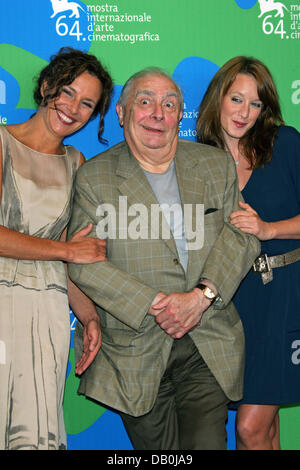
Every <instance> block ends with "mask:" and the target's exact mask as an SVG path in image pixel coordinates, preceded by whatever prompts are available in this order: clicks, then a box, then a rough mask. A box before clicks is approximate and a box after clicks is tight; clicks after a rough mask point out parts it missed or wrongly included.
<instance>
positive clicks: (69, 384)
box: [64, 348, 106, 434]
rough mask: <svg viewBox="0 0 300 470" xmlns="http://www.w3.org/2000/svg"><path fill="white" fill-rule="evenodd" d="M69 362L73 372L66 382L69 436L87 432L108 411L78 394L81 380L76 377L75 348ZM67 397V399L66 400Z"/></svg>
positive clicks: (66, 415) (66, 422)
mask: <svg viewBox="0 0 300 470" xmlns="http://www.w3.org/2000/svg"><path fill="white" fill-rule="evenodd" d="M69 361H70V363H71V370H70V373H69V375H68V378H67V380H66V389H65V400H64V416H65V426H66V431H67V433H68V434H78V433H80V432H83V431H85V430H86V429H87V428H89V427H90V426H91V425H92V424H94V423H95V421H97V419H99V418H100V416H101V415H102V414H103V413H104V412H105V411H106V409H105V408H103V407H102V406H100V405H99V404H98V403H96V402H94V401H92V400H89V399H87V398H85V397H84V396H83V395H78V394H77V389H78V386H79V378H78V377H76V376H75V373H74V370H75V354H74V348H71V349H70V354H69ZM66 397H67V399H66Z"/></svg>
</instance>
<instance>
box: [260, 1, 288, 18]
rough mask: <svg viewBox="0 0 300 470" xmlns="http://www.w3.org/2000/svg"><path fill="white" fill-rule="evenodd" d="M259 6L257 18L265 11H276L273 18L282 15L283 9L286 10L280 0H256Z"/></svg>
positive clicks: (281, 16)
mask: <svg viewBox="0 0 300 470" xmlns="http://www.w3.org/2000/svg"><path fill="white" fill-rule="evenodd" d="M258 3H259V6H260V15H259V16H258V18H260V17H261V16H263V15H264V14H265V13H269V12H270V11H274V10H275V11H276V15H275V18H276V17H277V16H280V18H283V17H284V9H285V10H287V7H286V6H285V5H284V4H283V3H281V2H274V0H258Z"/></svg>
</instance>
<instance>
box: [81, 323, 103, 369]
mask: <svg viewBox="0 0 300 470" xmlns="http://www.w3.org/2000/svg"><path fill="white" fill-rule="evenodd" d="M100 347H101V328H100V319H99V318H98V317H97V318H93V319H90V320H88V322H87V323H86V325H84V327H83V349H82V355H81V358H80V359H79V361H78V362H76V364H75V373H76V374H78V375H81V374H82V373H83V372H84V371H85V370H86V369H87V368H88V367H89V365H90V364H91V363H92V362H93V360H94V359H95V357H96V355H97V353H98V351H99V349H100Z"/></svg>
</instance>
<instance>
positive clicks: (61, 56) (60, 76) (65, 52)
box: [33, 47, 113, 142]
mask: <svg viewBox="0 0 300 470" xmlns="http://www.w3.org/2000/svg"><path fill="white" fill-rule="evenodd" d="M84 72H88V73H90V74H91V75H93V76H95V77H97V78H98V79H99V81H100V82H101V85H102V93H101V97H100V100H99V102H98V103H97V105H96V107H95V109H94V111H93V114H92V118H95V117H96V116H97V115H98V113H99V114H100V122H99V130H98V139H99V140H100V141H101V142H103V141H104V139H102V138H101V134H102V132H103V129H104V115H105V113H106V111H107V109H108V107H109V103H110V98H111V94H112V90H113V82H112V79H111V77H110V75H109V73H108V72H107V71H106V70H105V68H104V67H103V66H102V64H101V63H100V61H99V60H98V59H97V57H95V56H93V55H91V54H87V53H85V52H83V51H80V50H77V49H73V48H71V47H62V48H61V49H60V50H59V51H58V53H57V54H56V55H54V56H52V57H51V58H50V63H49V64H48V65H47V66H46V67H45V68H44V69H43V70H42V71H41V73H40V76H39V77H38V79H37V84H36V88H35V91H34V95H33V96H34V100H35V102H36V103H37V105H38V106H47V104H48V103H49V101H51V100H53V99H55V98H57V97H58V96H59V95H60V93H61V91H62V88H63V87H64V86H66V85H70V83H72V82H73V81H74V80H75V79H76V78H77V77H78V76H79V75H81V74H82V73H84ZM42 87H43V96H42V93H41V89H42Z"/></svg>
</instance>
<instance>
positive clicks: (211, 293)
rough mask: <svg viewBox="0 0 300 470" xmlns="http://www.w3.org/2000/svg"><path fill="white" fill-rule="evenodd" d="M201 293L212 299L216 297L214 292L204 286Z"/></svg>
mask: <svg viewBox="0 0 300 470" xmlns="http://www.w3.org/2000/svg"><path fill="white" fill-rule="evenodd" d="M203 294H204V295H205V297H207V298H208V299H214V298H215V297H216V294H215V293H214V291H213V290H211V289H210V288H209V287H206V288H205V289H204V290H203Z"/></svg>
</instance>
